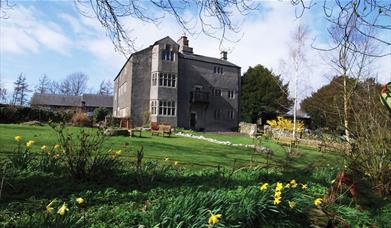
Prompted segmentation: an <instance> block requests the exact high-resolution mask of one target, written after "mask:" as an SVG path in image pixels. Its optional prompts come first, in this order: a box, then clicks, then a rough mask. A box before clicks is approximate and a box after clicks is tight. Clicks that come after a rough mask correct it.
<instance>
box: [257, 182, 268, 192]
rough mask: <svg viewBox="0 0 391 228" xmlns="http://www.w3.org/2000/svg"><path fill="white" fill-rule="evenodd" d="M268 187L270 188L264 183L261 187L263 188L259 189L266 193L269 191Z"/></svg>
mask: <svg viewBox="0 0 391 228" xmlns="http://www.w3.org/2000/svg"><path fill="white" fill-rule="evenodd" d="M268 186H269V184H268V183H264V184H263V185H261V187H259V189H260V190H261V191H266V189H267V187H268Z"/></svg>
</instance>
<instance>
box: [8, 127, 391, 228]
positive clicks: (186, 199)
mask: <svg viewBox="0 0 391 228" xmlns="http://www.w3.org/2000/svg"><path fill="white" fill-rule="evenodd" d="M67 130H68V131H70V132H71V133H73V134H77V133H78V132H79V131H80V130H81V128H76V127H68V128H67ZM84 130H86V131H96V129H84ZM0 131H1V134H0V148H1V149H0V151H1V157H0V158H1V159H0V167H5V168H4V169H2V170H1V171H0V177H1V178H4V185H3V187H2V188H1V190H0V193H1V196H0V198H1V200H0V226H2V227H287V226H288V227H310V226H318V227H324V226H325V225H326V223H324V221H326V222H327V221H333V224H334V225H336V226H344V225H345V226H346V224H349V225H351V226H352V227H368V226H373V225H375V224H377V225H385V227H387V226H389V225H391V221H389V219H388V218H390V215H391V203H390V202H389V201H382V200H373V201H371V205H370V207H367V208H368V209H366V210H362V209H357V208H355V206H354V205H351V198H350V197H349V195H346V194H343V195H341V196H340V197H339V200H338V202H336V203H331V204H320V205H315V204H314V202H315V200H319V199H321V198H323V196H324V195H325V194H327V192H328V189H329V188H330V186H331V182H332V180H333V179H334V178H335V176H336V173H337V172H338V171H339V167H340V166H339V165H341V164H340V163H339V162H338V160H337V159H335V157H334V156H333V155H327V156H326V155H325V154H322V153H319V152H317V151H316V150H313V149H309V148H306V147H299V153H298V154H297V156H296V157H294V158H292V159H291V160H289V161H288V163H287V162H286V161H287V160H286V159H285V152H284V150H285V149H284V148H283V147H282V146H281V145H279V144H278V143H276V142H274V141H272V140H263V141H262V145H263V146H266V147H269V148H272V149H273V151H274V155H273V156H272V157H271V160H272V163H271V164H272V166H271V167H270V168H265V162H266V160H265V158H266V157H265V156H264V155H254V151H253V149H249V148H243V147H232V146H227V145H219V144H214V143H210V142H207V141H203V140H197V139H192V138H186V137H178V136H172V137H164V138H163V137H161V136H151V135H150V134H149V133H148V132H144V133H143V137H141V138H138V137H133V138H131V137H124V136H117V137H108V138H107V140H106V141H105V142H104V144H103V146H102V147H103V148H102V152H103V153H107V151H108V150H109V149H113V150H122V151H123V152H122V154H121V155H120V156H114V157H112V159H114V160H118V161H120V163H118V166H111V167H114V169H111V171H110V172H106V171H107V169H106V168H107V167H106V166H105V165H104V164H105V163H102V164H103V165H101V166H98V167H100V168H99V169H101V170H104V172H99V175H96V176H93V177H91V178H90V177H88V178H79V177H75V176H73V175H72V174H71V172H69V166H68V165H66V164H69V163H66V159H68V158H72V159H71V160H72V161H73V160H74V158H75V157H73V156H68V157H67V154H66V153H63V154H62V155H61V156H62V157H61V158H60V159H59V160H57V161H59V163H56V165H55V166H54V167H52V169H49V170H47V169H43V168H42V166H41V165H42V164H46V163H42V162H46V161H47V160H44V159H43V158H44V157H45V156H46V153H42V151H41V146H42V145H49V146H50V145H54V144H56V143H58V142H57V140H56V133H55V131H53V130H52V129H51V128H50V127H49V126H26V125H16V124H8V125H5V124H3V125H0ZM196 134H200V135H204V136H205V137H209V138H215V139H218V140H222V141H230V142H232V143H242V144H250V143H252V139H251V138H249V137H247V136H243V135H222V134H216V133H196ZM16 135H19V136H21V137H22V138H23V139H22V145H23V146H24V144H25V142H26V141H28V140H34V141H35V143H34V144H33V146H32V151H33V152H34V153H35V154H36V155H37V156H34V159H33V160H32V161H31V162H30V163H29V165H28V166H27V167H25V168H20V167H19V168H18V166H16V165H14V164H13V163H11V162H10V161H9V160H8V159H7V156H8V155H9V154H15V153H14V148H15V147H16V145H17V143H16V142H15V138H14V137H15V136H16ZM141 146H143V147H144V152H145V154H144V155H145V158H144V160H142V162H141V163H140V164H141V165H140V167H139V168H137V167H138V166H137V162H136V159H135V158H136V151H137V150H139V149H140V147H141ZM59 153H62V152H59ZM44 155H45V156H44ZM48 156H49V157H50V156H51V157H53V156H54V155H53V154H52V155H48ZM111 156H112V155H109V156H105V157H107V158H109V157H111ZM165 158H169V160H168V161H166V159H165ZM175 161H178V164H175ZM337 162H338V163H337ZM333 163H335V164H333ZM234 164H235V165H234ZM288 164H289V165H290V166H289V168H288V167H287V165H288ZM328 164H330V165H328ZM99 169H95V171H99ZM93 174H94V173H93ZM292 181H294V182H296V181H297V186H296V185H295V186H294V187H293V185H291V186H292V187H290V186H289V185H288V184H289V183H292ZM265 183H268V184H269V185H268V187H265V188H260V186H264V184H265ZM277 183H279V184H282V185H281V186H284V187H283V188H282V189H281V190H279V191H281V192H279V194H280V195H279V196H278V195H276V192H277V190H276V189H277ZM304 186H305V187H304ZM281 195H282V196H281ZM280 196H281V197H280ZM277 197H280V199H279V200H280V201H277V203H276V198H277ZM78 198H79V199H78ZM80 198H82V200H83V202H82V203H80V204H79V203H78V200H80ZM77 199H78V200H77ZM50 202H52V203H51V204H50ZM64 207H65V208H67V209H68V210H65V209H64ZM61 208H63V209H64V210H61ZM61 211H62V212H63V214H61V213H62V212H61ZM322 211H327V212H328V214H324V213H323V214H322V213H321V214H319V213H320V212H322ZM314 213H318V215H317V221H313V216H312V215H313V214H314ZM212 215H216V216H217V215H221V217H222V219H221V220H220V221H219V222H218V223H217V224H215V225H213V226H212V224H209V226H208V223H210V221H211V220H210V218H211V217H212ZM375 226H376V225H375Z"/></svg>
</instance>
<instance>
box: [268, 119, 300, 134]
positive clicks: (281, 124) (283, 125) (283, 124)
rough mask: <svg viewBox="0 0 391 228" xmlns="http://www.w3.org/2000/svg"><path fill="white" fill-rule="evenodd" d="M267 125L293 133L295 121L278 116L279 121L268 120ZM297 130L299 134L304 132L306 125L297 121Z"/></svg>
mask: <svg viewBox="0 0 391 228" xmlns="http://www.w3.org/2000/svg"><path fill="white" fill-rule="evenodd" d="M267 124H269V125H270V127H272V128H279V129H283V130H288V131H292V130H293V121H292V120H289V119H285V118H284V117H282V116H278V117H277V120H268V121H267ZM296 130H297V131H298V132H302V131H304V123H303V121H301V120H297V121H296Z"/></svg>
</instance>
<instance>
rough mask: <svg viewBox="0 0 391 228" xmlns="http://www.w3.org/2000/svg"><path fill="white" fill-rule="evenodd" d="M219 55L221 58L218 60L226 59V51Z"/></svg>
mask: <svg viewBox="0 0 391 228" xmlns="http://www.w3.org/2000/svg"><path fill="white" fill-rule="evenodd" d="M220 55H221V58H220V59H222V60H227V59H228V58H227V52H226V51H221V52H220Z"/></svg>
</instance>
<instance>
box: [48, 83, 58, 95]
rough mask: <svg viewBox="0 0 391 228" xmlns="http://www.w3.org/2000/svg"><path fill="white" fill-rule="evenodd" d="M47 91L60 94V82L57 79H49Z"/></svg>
mask: <svg viewBox="0 0 391 228" xmlns="http://www.w3.org/2000/svg"><path fill="white" fill-rule="evenodd" d="M47 89H48V90H47V91H48V92H49V93H51V94H60V93H61V91H60V84H59V83H58V82H56V81H53V80H49V83H48V87H47Z"/></svg>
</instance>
